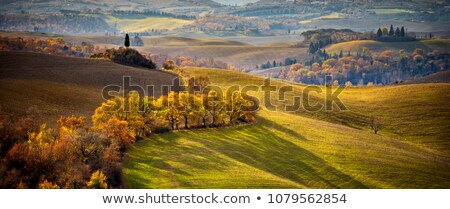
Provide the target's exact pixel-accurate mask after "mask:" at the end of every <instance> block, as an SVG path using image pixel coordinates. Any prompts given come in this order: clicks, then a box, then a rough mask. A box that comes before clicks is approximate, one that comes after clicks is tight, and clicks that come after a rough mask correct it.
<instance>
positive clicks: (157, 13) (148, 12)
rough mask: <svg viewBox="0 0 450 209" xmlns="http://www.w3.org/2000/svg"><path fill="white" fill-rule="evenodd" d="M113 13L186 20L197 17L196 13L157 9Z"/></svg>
mask: <svg viewBox="0 0 450 209" xmlns="http://www.w3.org/2000/svg"><path fill="white" fill-rule="evenodd" d="M112 15H116V16H131V15H142V16H149V17H173V18H177V19H184V20H195V19H196V18H197V17H196V16H194V15H180V14H173V13H169V12H164V11H157V10H145V11H136V10H114V11H113V12H112Z"/></svg>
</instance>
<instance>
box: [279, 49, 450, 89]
mask: <svg viewBox="0 0 450 209" xmlns="http://www.w3.org/2000/svg"><path fill="white" fill-rule="evenodd" d="M321 53H322V56H321V57H318V56H313V58H312V59H311V61H309V62H306V63H305V65H303V64H301V63H297V64H294V65H291V66H290V68H289V69H286V68H285V67H283V68H282V70H281V71H280V73H279V74H278V75H274V77H276V78H280V79H283V80H289V81H292V82H300V83H307V84H318V85H323V84H324V83H325V80H324V78H325V76H327V75H331V76H333V79H334V80H335V82H334V83H335V85H367V84H390V83H394V82H399V81H403V80H409V79H412V78H414V77H420V76H424V75H428V74H431V73H435V72H438V71H444V70H448V69H449V68H450V54H449V53H446V52H440V51H437V50H434V51H429V52H425V51H424V50H423V49H420V48H418V49H416V50H414V52H412V53H407V52H405V51H404V50H400V51H399V52H398V53H395V52H394V51H391V50H387V51H383V52H382V53H380V54H374V53H372V52H371V51H370V50H369V49H368V48H362V49H361V50H359V51H358V52H357V54H356V56H353V55H351V53H350V52H348V53H345V55H344V53H343V52H342V51H341V52H340V54H339V55H338V54H334V55H330V54H328V53H326V52H321Z"/></svg>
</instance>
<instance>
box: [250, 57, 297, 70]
mask: <svg viewBox="0 0 450 209" xmlns="http://www.w3.org/2000/svg"><path fill="white" fill-rule="evenodd" d="M296 63H297V59H295V58H286V59H285V60H284V62H279V63H277V62H276V61H275V60H274V61H273V62H270V61H267V63H265V64H261V65H256V69H268V68H273V67H281V66H289V65H293V64H296Z"/></svg>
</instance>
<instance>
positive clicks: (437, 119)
mask: <svg viewBox="0 0 450 209" xmlns="http://www.w3.org/2000/svg"><path fill="white" fill-rule="evenodd" d="M185 70H186V71H188V72H189V73H192V74H194V75H208V76H209V77H210V80H211V81H212V83H213V84H215V85H219V86H223V87H227V86H230V85H250V84H256V85H260V84H261V83H262V78H260V77H255V76H250V75H247V74H242V73H235V72H229V71H221V70H213V69H198V68H186V69H185ZM273 84H275V85H276V86H278V87H280V86H283V85H292V84H288V83H283V82H278V81H275V82H273ZM448 87H449V85H448V84H424V85H403V86H389V87H354V88H350V89H347V90H346V91H344V93H343V94H342V95H341V98H342V100H343V102H344V104H346V105H347V107H348V109H349V111H345V112H340V111H332V112H326V111H319V112H315V113H310V112H305V111H298V112H295V113H288V112H285V111H276V112H273V111H271V110H268V109H266V108H262V110H261V111H260V112H259V113H258V119H257V122H256V123H255V124H252V125H241V126H237V127H233V128H230V127H228V128H211V129H206V130H183V131H177V132H174V133H170V134H162V135H153V136H151V137H149V138H147V139H145V140H142V141H140V142H137V143H136V144H135V145H134V146H133V148H132V149H131V150H130V151H129V152H128V153H127V160H126V161H125V168H124V176H125V183H126V186H127V187H129V188H447V187H448V186H449V183H448V182H449V181H448V180H449V179H450V176H449V174H448V172H446V170H448V168H449V166H450V158H449V157H450V155H449V154H450V153H449V152H448V148H449V145H450V144H449V143H448V140H447V139H448V136H449V132H448V130H449V125H448V124H446V123H445V122H444V121H445V120H446V118H448V117H449V112H450V111H449V108H448V107H447V106H446V105H445V103H446V101H448V99H449V98H448V95H449V94H448V91H449V88H448ZM304 88H305V86H302V85H294V92H295V93H294V94H295V95H301V94H300V93H299V91H301V90H302V89H304ZM253 95H254V96H257V97H259V98H261V97H262V92H261V91H258V92H255V93H254V94H253ZM290 96H292V95H288V96H287V98H290ZM311 96H312V99H311V103H315V102H319V103H323V102H325V99H324V98H323V95H311ZM274 98H276V95H274ZM273 102H274V104H277V105H280V104H281V103H280V102H279V101H278V102H277V101H276V100H273ZM284 102H286V101H284ZM287 102H288V103H290V102H291V101H287ZM371 115H376V116H377V117H379V118H381V119H382V120H384V121H385V122H386V128H385V129H384V130H383V131H381V132H380V134H377V135H376V134H373V132H372V131H371V130H370V129H369V126H368V120H369V118H370V116H371Z"/></svg>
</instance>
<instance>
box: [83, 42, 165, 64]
mask: <svg viewBox="0 0 450 209" xmlns="http://www.w3.org/2000/svg"><path fill="white" fill-rule="evenodd" d="M127 36H128V35H127ZM127 40H128V42H127ZM125 45H128V46H130V40H129V39H126V40H125ZM128 46H127V47H119V49H115V48H112V49H107V50H106V51H105V52H102V53H98V54H93V55H91V58H96V59H108V60H111V61H113V62H115V63H119V64H123V65H130V66H138V67H145V68H149V69H156V64H155V63H154V62H153V61H152V60H151V59H150V60H149V59H147V58H146V57H145V56H143V55H142V54H140V53H139V52H138V51H137V50H135V49H132V48H129V47H128Z"/></svg>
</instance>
